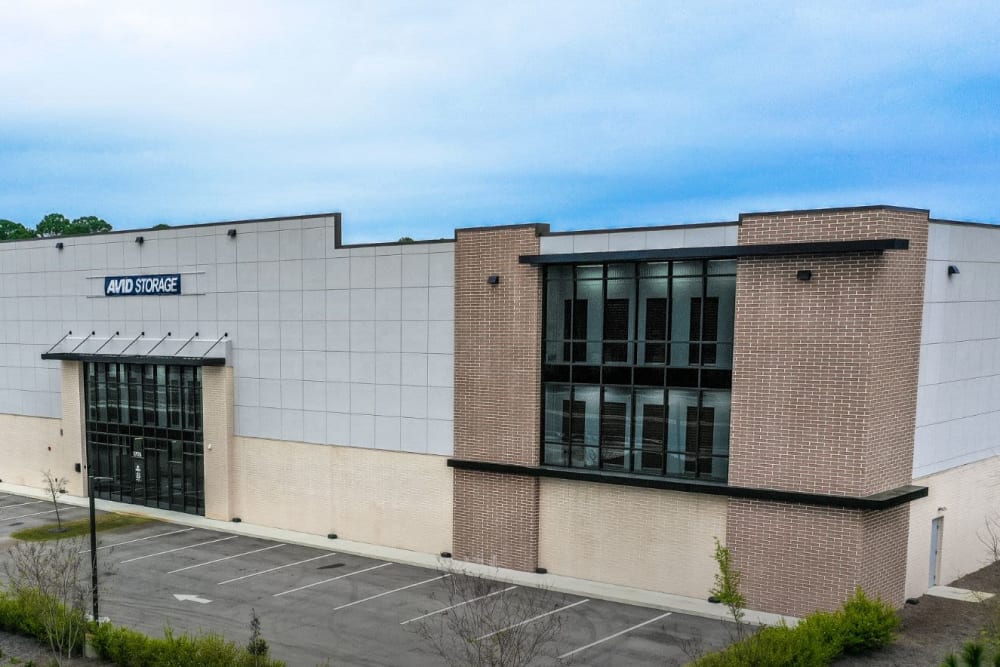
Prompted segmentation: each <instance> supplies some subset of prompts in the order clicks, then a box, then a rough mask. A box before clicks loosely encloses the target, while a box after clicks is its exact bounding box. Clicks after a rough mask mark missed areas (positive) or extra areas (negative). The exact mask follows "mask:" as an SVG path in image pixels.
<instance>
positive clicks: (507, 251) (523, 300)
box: [453, 225, 542, 570]
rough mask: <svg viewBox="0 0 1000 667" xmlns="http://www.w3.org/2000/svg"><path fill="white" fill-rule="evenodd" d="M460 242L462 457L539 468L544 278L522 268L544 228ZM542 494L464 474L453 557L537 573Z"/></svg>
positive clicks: (465, 237)
mask: <svg viewBox="0 0 1000 667" xmlns="http://www.w3.org/2000/svg"><path fill="white" fill-rule="evenodd" d="M455 238H456V244H455V458H458V459H473V460H478V461H493V462H500V463H511V464H519V465H527V466H534V465H538V462H539V451H540V441H541V440H540V438H541V430H540V428H541V427H540V421H541V416H540V414H539V410H540V408H539V406H540V405H541V393H540V377H541V375H540V373H541V349H542V346H541V318H542V312H541V296H542V281H541V271H540V270H539V269H538V268H537V267H533V266H527V265H522V264H519V263H518V257H519V256H520V255H529V254H537V253H538V249H539V241H538V227H537V226H535V225H523V226H514V227H498V228H489V229H467V230H458V231H457V232H456V234H455ZM490 275H497V276H500V283H499V284H497V285H489V284H487V277H488V276H490ZM538 489H539V484H538V480H537V479H534V478H520V477H513V476H507V475H498V474H493V473H481V472H473V471H458V470H456V471H455V494H454V547H453V552H454V555H455V557H456V558H459V559H462V560H468V561H474V562H483V563H491V564H495V565H498V566H500V567H510V568H515V569H521V570H533V569H534V568H535V567H536V565H537V559H538V493H539V491H538Z"/></svg>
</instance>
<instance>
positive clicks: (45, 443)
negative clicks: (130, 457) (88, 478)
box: [0, 415, 83, 496]
mask: <svg viewBox="0 0 1000 667" xmlns="http://www.w3.org/2000/svg"><path fill="white" fill-rule="evenodd" d="M60 424H61V421H60V420H58V419H46V418H44V417H23V416H21V415H0V451H2V452H3V463H2V464H0V480H3V481H4V482H6V483H8V484H18V485H21V486H32V487H35V488H38V489H42V488H44V487H45V483H44V481H43V472H44V471H46V470H51V471H52V474H53V476H55V477H65V478H66V479H68V480H69V484H68V485H67V492H69V493H71V494H72V495H75V496H79V495H83V491H82V484H81V479H82V475H81V474H80V473H78V472H76V471H74V469H73V464H74V463H80V455H79V450H75V449H74V448H73V447H67V446H66V443H65V442H64V441H63V439H62V438H60V437H59V427H60Z"/></svg>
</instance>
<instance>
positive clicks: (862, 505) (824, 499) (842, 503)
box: [448, 458, 928, 510]
mask: <svg viewBox="0 0 1000 667" xmlns="http://www.w3.org/2000/svg"><path fill="white" fill-rule="evenodd" d="M448 466H449V467H451V468H455V469H456V470H474V471H477V472H492V473H499V474H504V475H518V476H522V477H548V478H552V479H570V480H576V481H581V482H595V483H598V484H617V485H619V486H635V487H640V488H647V489H663V490H667V491H681V492H684V493H704V494H708V495H715V496H728V497H730V498H744V499H749V500H766V501H772V502H782V503H799V504H803V505H816V506H820V507H835V508H840V509H858V510H887V509H891V508H893V507H897V506H899V505H903V504H905V503H908V502H911V501H913V500H916V499H918V498H923V497H925V496H927V493H928V490H927V487H925V486H913V485H907V486H900V487H898V488H895V489H890V490H888V491H882V492H880V493H875V494H872V495H869V496H840V495H833V494H823V493H808V492H803V491H787V490H783V489H761V488H754V487H745V486H730V485H728V484H725V483H722V482H705V481H699V480H692V479H680V478H672V477H652V476H649V475H631V474H624V473H615V472H605V471H598V470H583V469H577V468H559V467H555V466H521V465H514V464H510V463H493V462H489V461H469V460H464V459H454V458H452V459H448Z"/></svg>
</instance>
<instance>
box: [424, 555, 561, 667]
mask: <svg viewBox="0 0 1000 667" xmlns="http://www.w3.org/2000/svg"><path fill="white" fill-rule="evenodd" d="M446 569H447V570H448V573H449V575H450V576H449V577H448V578H447V579H445V582H446V586H447V589H446V590H447V594H446V597H445V598H444V600H443V602H444V605H445V606H444V608H442V609H438V610H437V611H431V612H429V613H427V614H425V615H424V616H423V617H421V618H419V619H415V620H416V623H415V624H414V626H413V627H414V630H415V632H416V633H417V635H418V636H420V637H421V638H422V639H424V640H425V641H426V642H427V643H428V644H429V645H430V647H431V648H432V649H433V650H434V651H435V652H436V653H437V654H438V655H440V656H441V657H442V658H444V661H445V662H446V663H447V664H448V665H450V666H451V667H527V665H529V664H531V665H545V664H554V665H558V664H561V662H560V660H559V658H558V657H557V655H558V652H557V651H556V650H555V649H556V644H555V640H556V639H557V638H558V636H559V632H560V630H561V628H562V619H561V617H560V615H559V614H557V613H554V611H555V610H556V609H558V608H559V607H558V605H557V603H556V598H555V597H554V596H553V594H552V593H551V591H549V590H547V589H544V588H542V589H539V590H534V591H527V590H517V591H515V590H514V589H516V588H517V586H509V585H505V584H502V583H500V582H498V581H493V580H490V579H483V578H480V577H477V576H474V575H471V574H468V573H466V572H463V571H461V570H459V569H455V568H454V566H452V567H451V568H446Z"/></svg>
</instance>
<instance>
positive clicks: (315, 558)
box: [218, 551, 337, 586]
mask: <svg viewBox="0 0 1000 667" xmlns="http://www.w3.org/2000/svg"><path fill="white" fill-rule="evenodd" d="M336 555H337V553H336V552H335V551H331V552H330V553H328V554H323V555H322V556H316V557H314V558H306V559H305V560H300V561H297V562H295V563H287V564H285V565H279V566H278V567H272V568H269V569H267V570H261V571H260V572H253V573H251V574H244V575H243V576H242V577H236V578H234V579H226V580H225V581H220V582H219V584H218V585H219V586H222V585H223V584H231V583H233V582H234V581H242V580H243V579H249V578H250V577H256V576H257V575H259V574H267V573H268V572H274V571H275V570H283V569H285V568H286V567H291V566H293V565H302V564H303V563H309V562H311V561H314V560H319V559H320V558H329V557H330V556H336Z"/></svg>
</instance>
